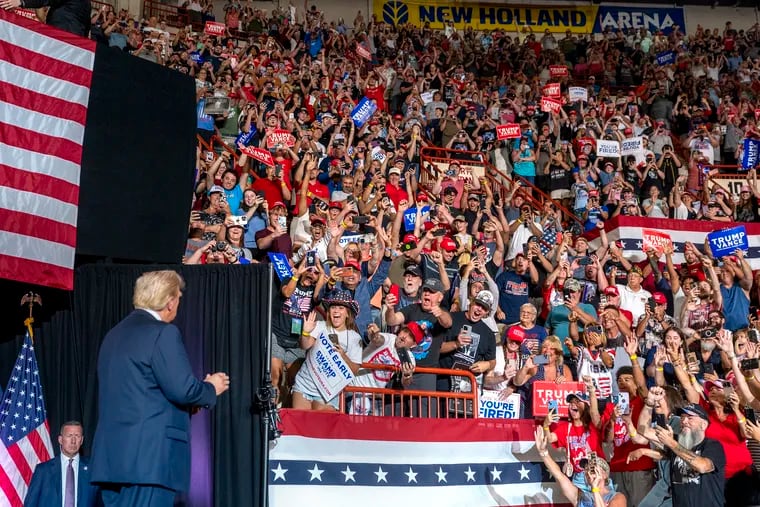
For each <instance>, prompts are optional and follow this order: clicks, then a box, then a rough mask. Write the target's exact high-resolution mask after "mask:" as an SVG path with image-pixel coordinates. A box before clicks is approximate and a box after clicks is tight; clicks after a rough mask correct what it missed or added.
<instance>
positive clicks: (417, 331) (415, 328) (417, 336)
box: [404, 322, 425, 345]
mask: <svg viewBox="0 0 760 507" xmlns="http://www.w3.org/2000/svg"><path fill="white" fill-rule="evenodd" d="M404 327H406V328H407V329H408V330H409V332H410V333H412V336H414V341H415V342H417V345H419V344H420V343H422V340H423V339H424V338H425V331H424V330H423V329H422V327H421V326H420V325H419V324H417V323H416V322H410V323H408V324H406V325H405V326H404Z"/></svg>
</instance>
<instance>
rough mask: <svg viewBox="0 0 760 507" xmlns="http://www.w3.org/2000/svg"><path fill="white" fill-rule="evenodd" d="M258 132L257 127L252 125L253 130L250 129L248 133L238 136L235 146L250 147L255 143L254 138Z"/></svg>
mask: <svg viewBox="0 0 760 507" xmlns="http://www.w3.org/2000/svg"><path fill="white" fill-rule="evenodd" d="M256 132H257V131H256V127H254V126H253V125H251V128H250V129H248V132H241V133H240V134H238V136H237V137H236V138H235V146H237V145H238V144H242V145H243V146H249V145H250V144H251V141H253V136H255V135H256Z"/></svg>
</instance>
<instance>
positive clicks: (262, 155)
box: [240, 146, 274, 165]
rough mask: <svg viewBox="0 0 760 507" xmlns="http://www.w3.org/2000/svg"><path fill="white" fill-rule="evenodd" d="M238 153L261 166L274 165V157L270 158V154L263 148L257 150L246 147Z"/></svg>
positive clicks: (252, 147)
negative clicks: (259, 163)
mask: <svg viewBox="0 0 760 507" xmlns="http://www.w3.org/2000/svg"><path fill="white" fill-rule="evenodd" d="M240 151H242V152H243V153H245V154H246V155H248V156H249V157H251V158H252V159H255V160H258V161H259V162H261V163H263V164H266V165H274V157H272V154H271V153H269V150H265V149H264V148H257V147H255V146H246V147H245V148H243V149H241V150H240Z"/></svg>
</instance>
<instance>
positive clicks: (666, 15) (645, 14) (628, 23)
mask: <svg viewBox="0 0 760 507" xmlns="http://www.w3.org/2000/svg"><path fill="white" fill-rule="evenodd" d="M685 19H686V18H685V17H684V12H683V7H641V6H638V5H620V6H617V5H602V6H601V7H599V12H598V14H597V16H596V23H594V33H602V32H603V31H604V30H605V29H607V28H609V29H610V30H617V29H618V28H622V29H623V30H626V31H627V30H628V29H630V28H633V29H634V30H636V31H638V30H639V29H640V28H644V29H646V30H648V31H649V32H651V33H656V32H658V31H660V30H662V31H663V32H664V33H665V35H668V34H670V32H671V31H672V28H673V25H678V26H679V27H681V31H682V32H684V33H685V32H686V30H685V29H686V21H685Z"/></svg>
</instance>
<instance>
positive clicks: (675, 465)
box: [654, 403, 726, 507]
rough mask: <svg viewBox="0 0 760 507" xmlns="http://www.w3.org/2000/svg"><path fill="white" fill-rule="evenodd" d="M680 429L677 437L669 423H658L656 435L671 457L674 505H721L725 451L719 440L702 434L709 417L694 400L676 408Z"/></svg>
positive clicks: (695, 506) (680, 506) (675, 506)
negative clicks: (663, 424)
mask: <svg viewBox="0 0 760 507" xmlns="http://www.w3.org/2000/svg"><path fill="white" fill-rule="evenodd" d="M678 413H679V415H680V416H681V433H680V434H679V435H678V441H676V440H675V439H674V438H673V430H672V429H671V428H670V427H669V426H666V427H661V426H657V427H656V428H655V429H654V431H655V434H656V435H657V439H658V440H659V441H660V443H661V444H662V445H663V446H664V447H665V452H666V457H667V459H669V460H670V461H671V467H670V478H671V484H672V486H671V488H672V493H673V507H701V506H704V505H723V503H724V493H723V490H724V484H725V478H724V473H723V471H724V469H725V466H726V455H725V453H724V452H723V447H722V446H721V445H720V442H718V441H717V440H713V439H710V438H705V431H706V430H707V427H708V425H709V424H710V422H709V421H710V419H709V417H708V415H707V412H706V411H705V409H703V408H702V407H701V406H699V405H698V404H696V403H691V404H688V405H686V406H684V407H682V408H680V409H679V410H678Z"/></svg>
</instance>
